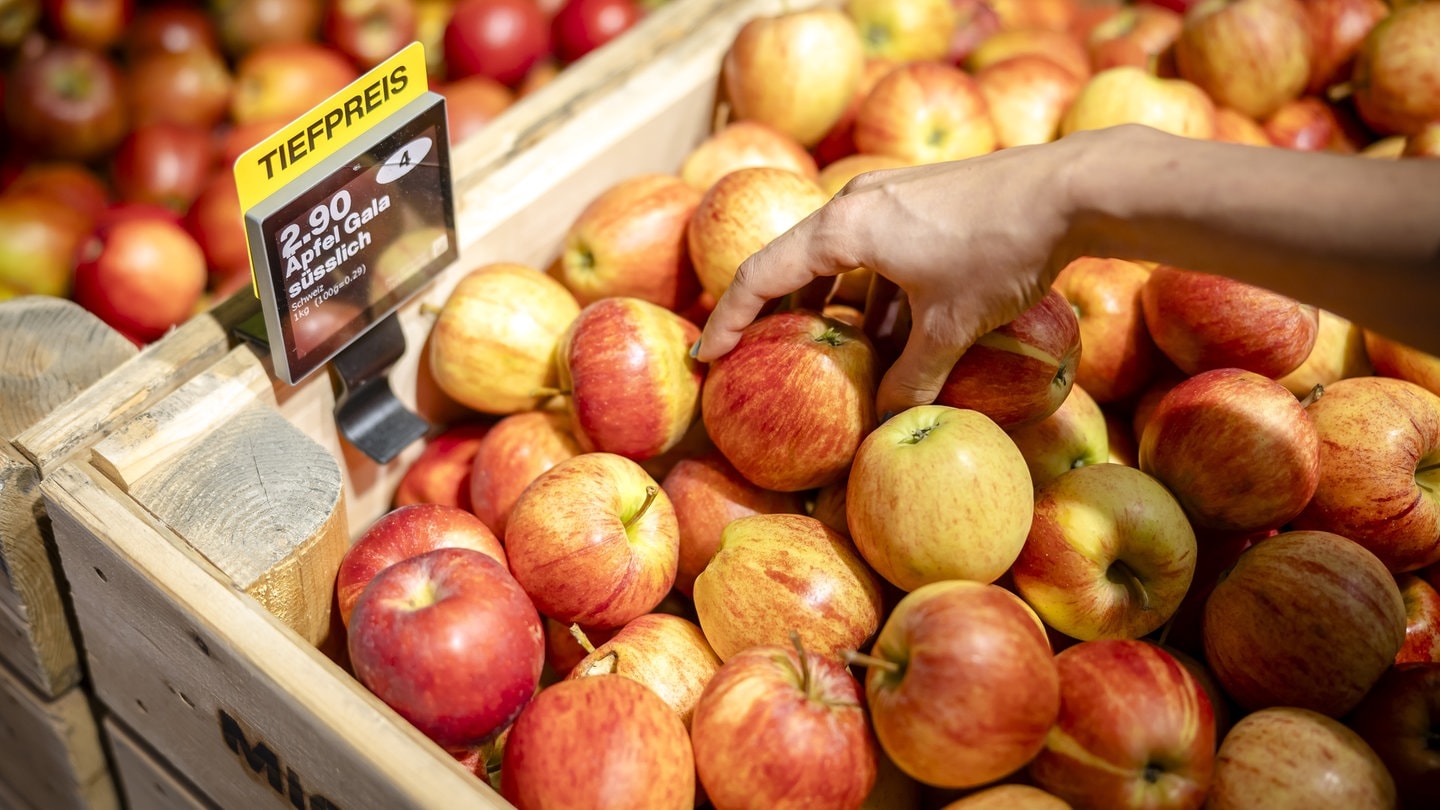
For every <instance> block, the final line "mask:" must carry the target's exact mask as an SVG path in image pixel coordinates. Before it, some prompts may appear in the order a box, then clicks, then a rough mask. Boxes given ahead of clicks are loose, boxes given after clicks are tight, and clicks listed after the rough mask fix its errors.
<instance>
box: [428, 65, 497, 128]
mask: <svg viewBox="0 0 1440 810" xmlns="http://www.w3.org/2000/svg"><path fill="white" fill-rule="evenodd" d="M436 92H438V93H439V94H440V95H442V96H444V97H445V123H446V126H447V127H448V128H449V130H450V142H451V143H464V142H465V141H466V140H467V139H469V138H470V136H471V135H474V134H475V133H477V132H479V131H480V130H482V129H484V128H485V127H486V126H488V125H489V124H490V122H491V121H494V120H495V118H496V117H497V116H499V115H500V114H501V113H503V112H505V111H506V110H508V109H510V105H512V104H514V103H515V91H513V90H511V89H510V88H509V87H506V86H505V85H503V84H501V83H500V82H497V81H495V80H494V79H492V78H490V77H489V76H481V75H479V74H476V75H474V76H466V77H465V78H463V79H456V80H455V81H453V82H445V83H443V84H441V85H440V86H439V87H438V88H436Z"/></svg>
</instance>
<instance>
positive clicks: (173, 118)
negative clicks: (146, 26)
mask: <svg viewBox="0 0 1440 810" xmlns="http://www.w3.org/2000/svg"><path fill="white" fill-rule="evenodd" d="M124 93H125V104H126V108H127V109H128V110H129V116H130V119H131V121H132V122H133V123H134V124H135V125H137V126H143V125H146V124H178V125H181V126H194V127H202V128H214V127H218V126H220V124H222V123H224V122H226V119H227V117H228V116H229V114H230V104H231V99H232V96H233V95H234V93H235V74H234V72H233V71H232V69H231V67H230V65H229V64H228V63H226V62H225V59H224V58H223V57H222V56H221V55H220V54H219V53H217V52H216V51H214V50H211V49H209V48H190V49H188V50H181V51H162V50H152V51H147V52H145V53H143V54H140V55H138V56H136V57H135V60H134V61H133V62H131V63H130V65H129V67H128V68H126V70H125V79H124ZM274 129H275V127H273V126H272V127H270V130H269V131H267V132H266V133H265V134H267V135H268V134H269V132H270V131H273V130H274ZM231 163H233V161H231Z"/></svg>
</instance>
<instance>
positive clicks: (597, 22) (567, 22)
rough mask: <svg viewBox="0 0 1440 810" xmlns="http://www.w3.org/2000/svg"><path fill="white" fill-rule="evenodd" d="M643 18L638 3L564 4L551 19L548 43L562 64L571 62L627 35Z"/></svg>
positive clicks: (582, 0) (588, 0)
mask: <svg viewBox="0 0 1440 810" xmlns="http://www.w3.org/2000/svg"><path fill="white" fill-rule="evenodd" d="M643 16H645V9H644V7H643V6H641V5H640V3H639V0H564V2H562V3H561V4H560V7H559V8H557V9H556V10H555V13H554V15H553V16H552V17H551V18H550V40H551V42H553V43H554V47H555V54H556V55H557V56H559V57H560V59H561V61H563V62H574V61H575V60H577V59H579V58H580V57H582V56H584V55H586V54H588V53H590V52H591V51H593V50H595V49H596V48H598V47H600V46H601V45H604V44H605V43H607V42H609V41H610V40H612V39H614V38H616V37H618V36H620V35H621V34H623V33H625V32H626V31H629V30H630V29H631V28H633V27H634V26H635V23H637V22H639V21H640V18H641V17H643Z"/></svg>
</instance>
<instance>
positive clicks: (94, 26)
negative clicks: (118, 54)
mask: <svg viewBox="0 0 1440 810" xmlns="http://www.w3.org/2000/svg"><path fill="white" fill-rule="evenodd" d="M43 6H44V9H45V22H46V24H47V26H48V28H49V30H50V31H51V32H52V33H53V34H54V35H55V37H56V38H57V39H60V40H63V41H65V42H68V43H72V44H75V45H79V46H81V47H84V48H93V49H95V50H96V51H106V50H109V49H110V48H111V47H112V46H114V45H117V44H119V43H120V41H121V39H122V38H123V37H124V36H125V30H126V28H127V27H129V25H130V21H131V20H132V19H134V17H135V0H44V3H43Z"/></svg>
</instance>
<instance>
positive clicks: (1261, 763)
mask: <svg viewBox="0 0 1440 810" xmlns="http://www.w3.org/2000/svg"><path fill="white" fill-rule="evenodd" d="M1394 806H1395V781H1394V780H1393V779H1392V778H1391V777H1390V774H1389V773H1387V772H1386V770H1385V765H1384V763H1383V762H1381V760H1380V758H1379V757H1377V756H1376V755H1375V751H1373V750H1372V749H1371V748H1370V746H1369V745H1366V744H1365V741H1364V740H1362V739H1361V738H1360V737H1359V735H1357V734H1356V733H1355V732H1353V731H1351V730H1350V729H1348V728H1346V727H1345V726H1344V725H1342V724H1341V723H1339V722H1337V721H1335V720H1332V719H1330V718H1329V717H1326V716H1325V715H1323V714H1318V713H1316V712H1313V711H1310V710H1308V709H1303V708H1295V707H1291V706H1277V707H1275V708H1269V709H1261V710H1260V711H1257V712H1253V713H1251V714H1248V715H1246V716H1245V717H1242V718H1240V721H1239V722H1238V723H1236V724H1235V727H1234V728H1232V729H1231V730H1230V733H1229V734H1226V735H1225V739H1224V740H1222V741H1221V743H1220V750H1219V751H1218V752H1216V754H1215V774H1214V777H1213V778H1212V780H1211V783H1210V795H1209V796H1208V798H1207V799H1206V803H1205V807H1206V808H1212V810H1250V808H1255V807H1293V808H1306V807H1312V808H1313V807H1337V808H1338V807H1344V808H1346V810H1385V809H1386V808H1393V807H1394Z"/></svg>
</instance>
